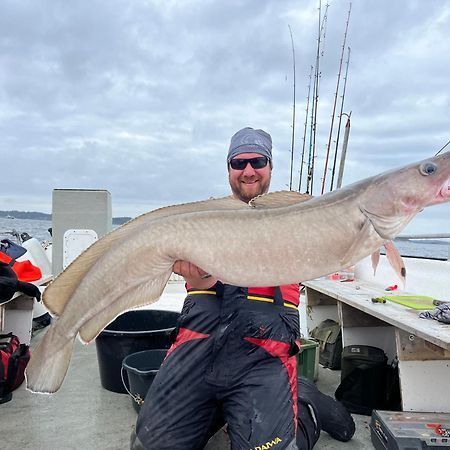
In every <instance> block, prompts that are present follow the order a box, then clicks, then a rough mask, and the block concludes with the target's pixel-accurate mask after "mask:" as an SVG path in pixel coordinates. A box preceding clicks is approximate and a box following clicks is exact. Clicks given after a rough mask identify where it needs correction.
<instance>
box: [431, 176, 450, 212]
mask: <svg viewBox="0 0 450 450" xmlns="http://www.w3.org/2000/svg"><path fill="white" fill-rule="evenodd" d="M449 200H450V178H449V179H448V180H447V181H446V182H445V183H444V184H443V185H442V186H441V188H440V189H439V191H438V192H437V194H436V196H435V197H434V199H433V201H432V203H431V204H432V205H433V204H436V203H444V202H448V201H449Z"/></svg>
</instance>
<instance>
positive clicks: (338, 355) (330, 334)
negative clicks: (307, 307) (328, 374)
mask: <svg viewBox="0 0 450 450" xmlns="http://www.w3.org/2000/svg"><path fill="white" fill-rule="evenodd" d="M310 335H311V337H313V338H314V339H316V340H317V341H318V342H319V363H320V364H321V365H322V366H323V367H327V368H329V369H340V368H341V359H342V333H341V326H340V325H339V323H337V322H336V321H334V320H332V319H326V320H324V321H323V322H321V323H320V324H319V325H317V327H316V328H314V330H312V331H311V333H310Z"/></svg>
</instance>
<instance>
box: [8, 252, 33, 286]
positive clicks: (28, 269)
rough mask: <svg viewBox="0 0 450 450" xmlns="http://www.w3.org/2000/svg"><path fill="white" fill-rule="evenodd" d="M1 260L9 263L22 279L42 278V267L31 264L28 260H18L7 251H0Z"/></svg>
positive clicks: (27, 280)
mask: <svg viewBox="0 0 450 450" xmlns="http://www.w3.org/2000/svg"><path fill="white" fill-rule="evenodd" d="M0 261H2V262H4V263H6V264H9V265H10V266H11V268H12V269H13V270H14V272H15V273H16V275H17V278H18V279H19V280H20V281H26V282H30V281H36V280H40V279H41V278H42V272H41V269H39V267H36V266H34V265H33V264H31V262H30V261H28V260H25V261H16V260H15V259H13V258H11V257H10V256H8V255H7V254H6V253H3V252H2V251H0Z"/></svg>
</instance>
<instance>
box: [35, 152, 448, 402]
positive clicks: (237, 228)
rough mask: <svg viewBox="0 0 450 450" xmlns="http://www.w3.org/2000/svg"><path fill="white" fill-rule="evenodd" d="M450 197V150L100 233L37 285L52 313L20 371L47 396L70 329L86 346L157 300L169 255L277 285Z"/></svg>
mask: <svg viewBox="0 0 450 450" xmlns="http://www.w3.org/2000/svg"><path fill="white" fill-rule="evenodd" d="M449 199H450V152H447V153H444V154H442V155H440V156H435V157H433V158H430V159H427V160H425V161H422V162H419V163H416V164H412V165H408V166H406V167H403V168H400V169H397V170H392V171H389V172H386V173H384V174H381V175H377V176H374V177H371V178H368V179H365V180H363V181H360V182H357V183H354V184H352V185H350V186H348V187H346V188H344V189H340V190H337V191H333V192H330V193H328V194H325V195H323V196H321V197H316V198H310V197H309V196H304V195H301V194H298V193H294V192H275V193H272V194H266V195H263V196H260V197H257V198H255V199H254V200H252V201H251V202H250V204H246V203H243V202H240V201H238V200H235V199H233V198H231V197H228V198H222V199H212V200H206V201H203V202H197V203H190V204H184V205H178V206H171V207H167V208H162V209H159V210H156V211H153V212H150V213H147V214H145V215H143V216H140V217H138V218H137V219H134V220H132V221H130V222H129V223H128V224H125V225H124V226H122V227H121V228H119V229H117V230H115V231H113V232H112V233H110V234H108V235H106V236H105V237H104V238H102V239H100V240H99V241H98V242H96V243H95V244H93V245H92V246H91V247H90V248H88V249H87V250H86V251H85V252H84V253H83V254H82V255H80V256H79V257H78V258H77V259H76V260H75V261H74V262H73V263H72V264H71V265H70V266H69V267H68V268H67V269H66V270H65V271H64V272H62V273H61V274H60V275H59V276H58V277H57V278H56V279H55V281H54V282H53V283H51V284H50V286H49V287H48V288H47V289H46V290H45V293H44V304H45V305H46V306H47V307H48V309H49V310H50V311H51V312H52V313H53V315H55V316H57V317H58V318H57V319H55V320H54V321H53V323H52V325H51V326H50V327H49V329H48V331H47V332H46V334H45V335H44V336H43V338H42V340H41V342H40V344H39V346H38V347H37V348H36V350H35V351H34V353H33V356H32V358H31V361H30V363H29V365H28V367H27V370H26V376H27V387H28V389H29V390H31V391H33V392H39V393H52V392H55V391H57V390H58V389H59V387H60V386H61V384H62V382H63V380H64V377H65V375H66V372H67V369H68V366H69V361H70V358H71V354H72V350H73V344H74V340H75V338H76V336H77V335H78V334H79V336H80V339H81V340H82V341H83V342H84V343H88V342H91V341H92V340H93V339H94V338H95V337H96V336H97V335H98V334H99V333H100V332H101V331H102V329H103V328H104V327H105V326H107V325H108V324H109V323H110V322H112V321H113V320H114V319H115V318H116V317H117V316H118V315H119V314H121V313H123V312H125V311H127V310H130V309H132V308H136V307H138V306H141V305H145V304H150V303H152V302H154V301H155V300H157V299H158V298H159V297H160V295H161V293H162V291H163V289H164V287H165V285H166V283H167V280H168V279H169V276H170V274H171V272H172V266H173V264H174V262H175V261H176V260H179V259H181V260H187V261H191V262H192V263H194V264H196V265H197V266H199V267H201V268H202V269H203V270H205V271H206V272H207V273H209V274H211V275H212V276H214V277H215V278H217V279H219V280H221V281H222V282H224V283H229V284H234V285H238V286H277V285H282V284H288V283H297V282H301V281H306V280H310V279H314V278H317V277H319V276H322V275H326V274H329V273H333V272H335V271H338V270H341V269H343V268H345V267H348V266H350V265H352V264H355V263H356V262H358V261H359V260H361V259H362V258H364V257H366V256H368V255H370V254H373V253H374V252H375V251H376V250H378V249H379V248H380V246H382V245H383V244H385V243H386V242H388V241H390V240H391V239H393V238H394V237H395V236H396V235H398V234H399V233H400V231H401V230H402V229H403V228H404V227H405V226H406V225H407V224H408V223H409V222H410V221H411V220H412V218H413V217H414V216H415V215H416V214H417V213H418V212H420V211H421V210H422V209H423V208H424V207H426V206H429V205H433V204H437V203H442V202H445V201H448V200H449Z"/></svg>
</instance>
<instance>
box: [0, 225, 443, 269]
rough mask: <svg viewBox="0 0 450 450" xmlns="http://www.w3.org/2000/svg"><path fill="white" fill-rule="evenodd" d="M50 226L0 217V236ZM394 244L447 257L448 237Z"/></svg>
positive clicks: (410, 252)
mask: <svg viewBox="0 0 450 450" xmlns="http://www.w3.org/2000/svg"><path fill="white" fill-rule="evenodd" d="M51 226H52V222H51V220H33V219H7V218H3V217H0V238H1V239H4V238H8V239H11V240H12V241H16V240H15V239H14V237H12V235H11V232H13V230H15V231H16V232H17V233H19V235H20V234H21V233H24V232H25V233H28V234H29V235H30V236H31V237H35V238H36V239H37V240H38V241H41V242H43V241H51V239H52V237H51V235H50V233H49V231H48V230H49V228H51ZM114 228H116V226H114ZM395 245H396V247H397V248H398V250H399V251H400V254H401V255H402V256H414V257H419V258H436V259H445V260H446V259H449V245H450V240H449V239H442V240H439V239H433V240H411V239H396V240H395Z"/></svg>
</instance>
